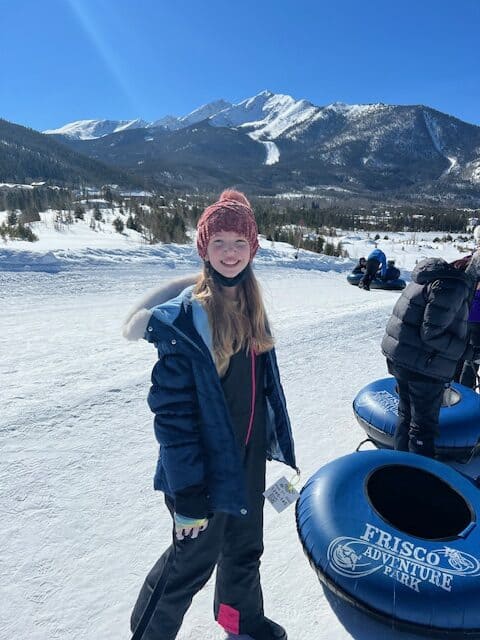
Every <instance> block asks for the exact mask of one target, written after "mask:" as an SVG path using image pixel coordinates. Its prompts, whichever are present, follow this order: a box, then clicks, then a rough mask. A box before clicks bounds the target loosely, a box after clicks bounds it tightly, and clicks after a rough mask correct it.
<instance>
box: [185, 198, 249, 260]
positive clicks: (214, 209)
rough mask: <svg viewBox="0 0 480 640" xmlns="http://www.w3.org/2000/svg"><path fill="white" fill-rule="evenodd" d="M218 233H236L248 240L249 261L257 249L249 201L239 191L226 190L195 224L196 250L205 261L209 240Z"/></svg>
mask: <svg viewBox="0 0 480 640" xmlns="http://www.w3.org/2000/svg"><path fill="white" fill-rule="evenodd" d="M219 231H236V232H237V233H239V234H240V235H242V236H244V237H245V238H246V239H247V240H248V244H249V245H250V260H253V257H254V255H255V254H256V253H257V249H258V237H257V236H258V228H257V223H256V222H255V216H254V214H253V211H252V207H251V206H250V203H249V201H248V200H247V198H246V197H245V196H244V194H243V193H240V191H234V190H232V189H228V190H227V191H224V192H223V193H222V194H221V195H220V198H219V199H218V201H217V202H215V203H214V204H212V205H210V206H209V207H207V208H206V209H205V211H204V212H203V213H202V215H201V216H200V219H199V221H198V223H197V249H198V253H199V255H200V257H201V258H202V259H203V260H205V257H206V255H207V248H208V243H209V241H210V238H211V237H212V236H213V235H214V234H215V233H218V232H219Z"/></svg>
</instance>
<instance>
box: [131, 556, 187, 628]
mask: <svg viewBox="0 0 480 640" xmlns="http://www.w3.org/2000/svg"><path fill="white" fill-rule="evenodd" d="M175 556H176V549H175V544H174V545H173V553H171V554H170V557H169V558H168V560H167V566H166V567H165V568H164V570H163V571H162V574H161V576H160V579H159V581H158V582H157V584H156V585H155V588H154V589H153V591H152V595H151V596H150V599H149V601H148V603H147V606H146V607H145V611H144V612H143V613H142V616H141V618H140V620H139V621H138V624H137V626H136V628H135V631H134V632H133V635H132V638H131V640H141V638H142V637H143V634H144V633H145V629H146V628H147V626H148V623H149V622H150V618H151V617H152V614H153V612H154V611H155V607H156V606H157V604H158V601H159V600H160V598H161V597H162V595H163V592H164V591H165V587H166V586H167V582H168V576H169V574H170V569H171V568H172V565H173V563H174V561H175Z"/></svg>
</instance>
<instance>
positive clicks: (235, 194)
mask: <svg viewBox="0 0 480 640" xmlns="http://www.w3.org/2000/svg"><path fill="white" fill-rule="evenodd" d="M224 200H235V201H236V202H240V204H244V205H245V206H246V207H251V205H250V202H249V201H248V200H247V197H246V196H245V194H243V193H241V192H240V191H235V189H225V191H222V193H221V194H220V198H219V199H218V201H219V202H223V201H224Z"/></svg>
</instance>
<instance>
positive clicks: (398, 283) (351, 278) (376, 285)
mask: <svg viewBox="0 0 480 640" xmlns="http://www.w3.org/2000/svg"><path fill="white" fill-rule="evenodd" d="M362 278H363V274H362V273H349V274H348V276H347V280H348V282H349V283H350V284H353V285H355V286H358V283H359V282H360V280H361V279H362ZM406 286H407V283H406V282H405V280H403V278H396V279H395V280H380V278H374V279H373V280H372V282H371V283H370V289H385V290H387V291H401V290H402V289H405V287H406Z"/></svg>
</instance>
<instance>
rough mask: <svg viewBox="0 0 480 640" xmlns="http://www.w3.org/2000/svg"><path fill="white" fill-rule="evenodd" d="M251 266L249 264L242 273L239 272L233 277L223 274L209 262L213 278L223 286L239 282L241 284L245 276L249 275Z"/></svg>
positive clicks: (234, 284)
mask: <svg viewBox="0 0 480 640" xmlns="http://www.w3.org/2000/svg"><path fill="white" fill-rule="evenodd" d="M249 266H250V265H249V264H247V266H246V267H245V269H243V271H240V273H237V275H236V276H234V277H233V278H227V276H222V274H221V273H219V272H218V271H217V270H216V269H214V268H213V267H212V265H211V264H210V263H208V270H209V272H210V273H211V275H212V278H213V279H214V280H215V282H217V283H218V284H221V285H222V287H235V286H236V285H237V284H240V283H241V282H243V281H244V280H245V276H246V275H247V271H248V267H249Z"/></svg>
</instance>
